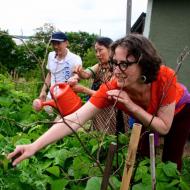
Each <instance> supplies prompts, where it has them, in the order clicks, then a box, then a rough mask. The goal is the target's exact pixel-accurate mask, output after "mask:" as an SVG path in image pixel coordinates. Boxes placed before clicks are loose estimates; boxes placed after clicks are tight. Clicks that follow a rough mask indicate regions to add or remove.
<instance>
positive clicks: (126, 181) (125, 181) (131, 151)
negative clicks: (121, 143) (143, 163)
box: [120, 123, 142, 190]
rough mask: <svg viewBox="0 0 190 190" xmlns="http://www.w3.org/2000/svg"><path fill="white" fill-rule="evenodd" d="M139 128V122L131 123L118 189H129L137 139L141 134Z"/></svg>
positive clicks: (140, 126)
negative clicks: (131, 127) (124, 162)
mask: <svg viewBox="0 0 190 190" xmlns="http://www.w3.org/2000/svg"><path fill="white" fill-rule="evenodd" d="M141 128H142V125H141V124H139V123H134V124H133V129H132V133H131V137H130V142H129V147H128V153H127V158H126V164H125V167H124V172H123V177H122V182H121V187H120V190H128V189H129V185H130V180H131V176H132V173H133V167H134V164H135V159H136V152H137V147H138V144H139V139H140V134H141Z"/></svg>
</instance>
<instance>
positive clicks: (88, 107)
mask: <svg viewBox="0 0 190 190" xmlns="http://www.w3.org/2000/svg"><path fill="white" fill-rule="evenodd" d="M99 111H100V110H99V109H98V108H96V107H95V106H94V105H93V104H91V103H90V102H87V103H86V104H84V105H83V106H82V107H81V108H80V109H79V110H77V111H76V112H74V113H72V114H70V115H68V116H66V117H65V118H64V121H65V122H67V124H68V125H69V126H70V127H71V128H72V129H73V130H74V131H76V130H77V129H78V128H79V127H81V126H82V125H83V124H84V123H85V122H86V121H88V120H89V119H91V118H92V117H93V116H94V115H95V114H96V113H98V112H99ZM71 133H72V130H71V129H70V128H69V127H68V126H67V125H66V124H65V123H64V122H63V121H62V120H60V121H59V122H58V123H56V124H54V125H53V126H52V127H51V128H50V129H49V130H48V131H47V132H45V133H44V134H43V135H42V136H41V137H39V138H38V139H37V140H36V141H34V142H33V143H31V144H27V145H18V146H16V149H15V150H14V151H13V152H12V153H10V154H9V155H8V159H12V158H14V157H17V156H18V157H17V158H16V159H15V160H13V163H12V164H13V165H16V164H18V163H20V162H21V161H22V160H24V159H26V158H28V157H30V156H32V155H34V154H35V153H36V152H37V151H39V150H40V149H42V148H43V147H45V146H47V145H48V144H50V143H53V142H55V141H57V140H59V139H61V138H63V137H65V136H66V135H69V134H71Z"/></svg>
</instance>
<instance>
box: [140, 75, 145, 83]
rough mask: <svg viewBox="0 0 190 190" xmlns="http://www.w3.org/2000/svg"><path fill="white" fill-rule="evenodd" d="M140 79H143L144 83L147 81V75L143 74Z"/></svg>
mask: <svg viewBox="0 0 190 190" xmlns="http://www.w3.org/2000/svg"><path fill="white" fill-rule="evenodd" d="M140 79H141V81H142V82H143V83H145V82H146V76H145V75H141V77H140Z"/></svg>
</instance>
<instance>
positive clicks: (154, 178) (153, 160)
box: [149, 133, 156, 190]
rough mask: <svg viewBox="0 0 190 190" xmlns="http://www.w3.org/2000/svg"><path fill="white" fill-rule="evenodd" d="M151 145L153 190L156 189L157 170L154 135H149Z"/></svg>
mask: <svg viewBox="0 0 190 190" xmlns="http://www.w3.org/2000/svg"><path fill="white" fill-rule="evenodd" d="M149 145H150V166H151V179H152V190H155V189H156V169H155V147H154V134H153V133H151V134H149Z"/></svg>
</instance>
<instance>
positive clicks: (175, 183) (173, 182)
mask: <svg viewBox="0 0 190 190" xmlns="http://www.w3.org/2000/svg"><path fill="white" fill-rule="evenodd" d="M179 182H180V181H179V180H178V179H174V180H172V182H171V183H169V184H168V185H167V187H169V188H171V187H172V188H173V187H176V185H177V184H179Z"/></svg>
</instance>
